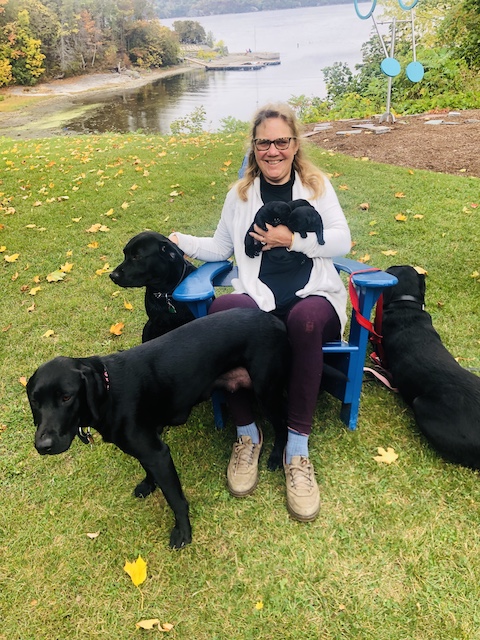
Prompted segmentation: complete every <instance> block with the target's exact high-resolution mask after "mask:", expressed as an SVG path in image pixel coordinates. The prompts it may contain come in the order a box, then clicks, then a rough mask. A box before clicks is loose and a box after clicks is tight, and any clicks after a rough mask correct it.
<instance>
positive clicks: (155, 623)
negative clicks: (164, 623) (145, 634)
mask: <svg viewBox="0 0 480 640" xmlns="http://www.w3.org/2000/svg"><path fill="white" fill-rule="evenodd" d="M135 626H136V627H137V629H153V628H154V627H160V620H159V619H158V618H152V619H151V620H140V622H137V623H136V624H135Z"/></svg>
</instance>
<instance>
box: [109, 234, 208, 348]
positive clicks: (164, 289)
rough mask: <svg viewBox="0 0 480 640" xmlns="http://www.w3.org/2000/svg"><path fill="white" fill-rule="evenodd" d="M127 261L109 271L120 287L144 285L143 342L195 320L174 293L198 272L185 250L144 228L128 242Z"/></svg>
mask: <svg viewBox="0 0 480 640" xmlns="http://www.w3.org/2000/svg"><path fill="white" fill-rule="evenodd" d="M123 253H124V257H125V259H124V261H123V262H122V263H120V264H119V265H118V267H116V268H115V269H114V270H113V271H112V273H111V274H110V278H111V279H112V280H113V282H114V283H115V284H117V285H118V286H119V287H125V288H128V287H145V311H146V312H147V316H148V321H147V323H146V324H145V326H144V328H143V332H142V342H147V340H152V339H153V338H158V337H159V336H162V335H163V334H164V333H167V332H168V331H171V330H172V329H176V328H177V327H180V326H182V325H183V324H186V323H187V322H190V321H191V320H193V318H194V316H193V314H192V312H191V311H190V309H189V308H188V306H187V305H186V304H185V303H184V302H177V301H175V300H174V299H173V298H172V293H173V291H174V289H175V287H176V286H177V285H179V284H180V282H181V281H182V280H183V279H184V278H186V277H187V275H188V274H189V273H192V271H195V269H196V267H195V266H194V265H193V264H192V263H191V262H189V261H188V260H185V258H184V255H183V253H182V251H180V249H179V248H178V247H177V245H176V244H174V243H173V242H171V241H170V240H169V239H168V238H166V237H165V236H162V234H161V233H156V232H155V231H142V233H139V234H138V235H136V236H134V237H133V238H131V240H129V241H128V242H127V244H126V245H125V247H124V249H123Z"/></svg>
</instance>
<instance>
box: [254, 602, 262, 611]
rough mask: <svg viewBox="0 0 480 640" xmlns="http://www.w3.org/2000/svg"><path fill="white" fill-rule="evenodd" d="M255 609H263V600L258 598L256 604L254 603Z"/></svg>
mask: <svg viewBox="0 0 480 640" xmlns="http://www.w3.org/2000/svg"><path fill="white" fill-rule="evenodd" d="M255 609H256V610H257V611H260V610H261V609H263V602H262V601H261V600H259V601H258V602H257V603H256V604H255Z"/></svg>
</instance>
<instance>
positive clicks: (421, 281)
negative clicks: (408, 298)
mask: <svg viewBox="0 0 480 640" xmlns="http://www.w3.org/2000/svg"><path fill="white" fill-rule="evenodd" d="M417 275H418V288H419V289H420V297H421V298H422V300H423V301H424V302H425V292H426V290H427V284H426V280H425V274H423V273H418V271H417Z"/></svg>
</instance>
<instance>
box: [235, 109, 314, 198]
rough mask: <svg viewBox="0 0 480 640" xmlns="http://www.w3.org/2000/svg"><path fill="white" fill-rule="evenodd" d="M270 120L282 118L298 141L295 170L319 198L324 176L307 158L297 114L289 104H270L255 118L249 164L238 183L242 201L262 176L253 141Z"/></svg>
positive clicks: (257, 113)
mask: <svg viewBox="0 0 480 640" xmlns="http://www.w3.org/2000/svg"><path fill="white" fill-rule="evenodd" d="M269 118H281V119H282V120H283V121H284V122H285V123H286V124H287V125H288V126H289V127H290V131H291V132H292V137H293V138H296V139H297V143H298V151H297V153H296V154H295V157H294V159H293V169H294V170H295V171H296V172H297V173H298V175H299V177H300V181H301V182H302V184H303V185H304V186H306V187H309V188H310V189H311V191H312V195H313V196H314V197H315V198H318V197H319V196H321V195H322V193H323V191H324V188H325V181H324V175H323V173H322V172H321V171H320V169H318V168H317V167H316V166H315V165H314V164H313V163H312V162H311V161H310V160H308V158H306V157H305V150H304V148H303V144H302V142H303V140H302V138H301V130H300V124H299V122H298V120H297V117H296V115H295V112H294V111H293V109H291V108H290V107H289V106H288V105H287V104H283V103H278V104H268V105H266V106H264V107H262V108H261V109H259V110H258V111H257V112H256V114H255V115H254V117H253V121H252V127H251V131H250V149H249V152H248V164H247V167H246V169H245V174H244V176H243V178H241V179H240V180H239V181H238V182H237V185H236V186H237V191H238V195H239V196H240V199H241V200H243V201H246V200H247V191H248V188H249V187H250V185H251V184H252V183H253V181H254V180H255V178H256V177H257V176H258V175H260V173H261V172H260V168H259V166H258V164H257V160H256V158H255V151H254V147H253V141H254V139H255V137H256V132H257V127H259V126H260V125H261V124H262V122H265V120H268V119H269Z"/></svg>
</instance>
